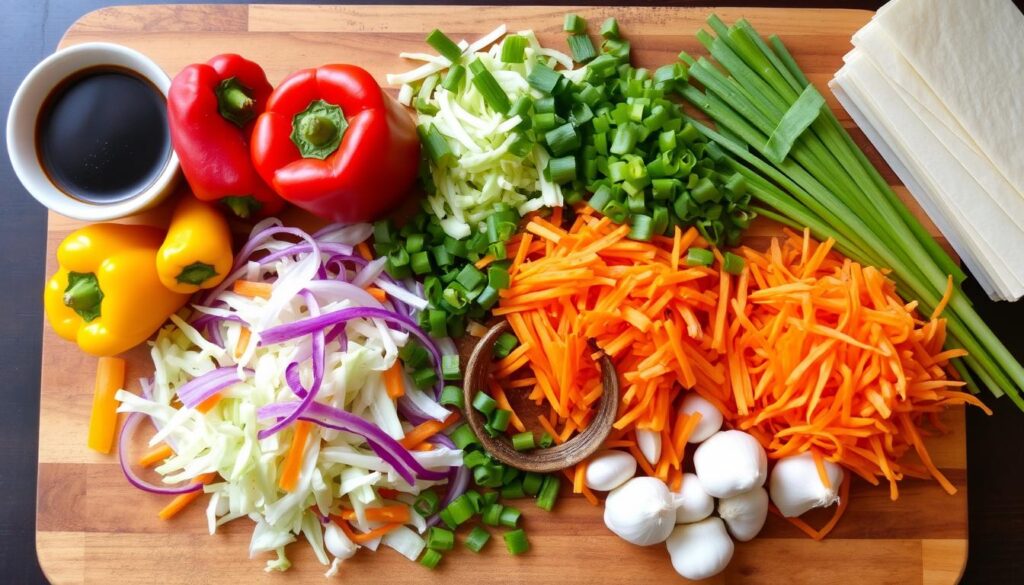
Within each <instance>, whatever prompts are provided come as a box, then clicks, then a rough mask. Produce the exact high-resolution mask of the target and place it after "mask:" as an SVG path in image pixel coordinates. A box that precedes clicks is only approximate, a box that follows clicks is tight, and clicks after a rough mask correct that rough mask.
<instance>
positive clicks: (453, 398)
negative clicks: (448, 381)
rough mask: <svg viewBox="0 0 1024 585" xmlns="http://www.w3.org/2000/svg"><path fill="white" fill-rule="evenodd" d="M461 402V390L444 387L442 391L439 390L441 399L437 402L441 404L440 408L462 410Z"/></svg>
mask: <svg viewBox="0 0 1024 585" xmlns="http://www.w3.org/2000/svg"><path fill="white" fill-rule="evenodd" d="M463 400H464V397H463V393H462V388H459V387H458V386H445V387H444V389H443V390H441V398H440V399H439V400H438V402H439V403H441V405H442V406H454V407H455V408H458V409H459V410H462V409H463V407H464V404H463Z"/></svg>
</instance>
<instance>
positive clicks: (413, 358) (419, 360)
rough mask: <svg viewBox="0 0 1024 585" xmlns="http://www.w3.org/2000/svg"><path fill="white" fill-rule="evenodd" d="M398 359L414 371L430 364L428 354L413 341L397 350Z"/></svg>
mask: <svg viewBox="0 0 1024 585" xmlns="http://www.w3.org/2000/svg"><path fill="white" fill-rule="evenodd" d="M398 357H400V358H401V359H402V363H404V364H405V365H406V366H407V367H409V368H412V369H414V370H417V369H419V368H422V367H423V366H426V365H427V364H428V363H429V362H430V354H429V353H428V352H427V350H426V349H424V348H423V346H422V345H420V344H419V343H417V342H415V341H409V342H408V343H406V344H405V345H404V346H403V347H402V348H401V349H399V350H398Z"/></svg>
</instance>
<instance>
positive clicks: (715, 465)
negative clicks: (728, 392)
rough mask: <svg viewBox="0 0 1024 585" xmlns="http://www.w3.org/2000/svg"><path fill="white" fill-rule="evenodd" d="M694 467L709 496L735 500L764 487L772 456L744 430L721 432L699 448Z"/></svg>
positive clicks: (694, 458) (695, 453)
mask: <svg viewBox="0 0 1024 585" xmlns="http://www.w3.org/2000/svg"><path fill="white" fill-rule="evenodd" d="M693 466H694V468H695V469H696V471H697V477H698V478H699V479H700V484H701V486H702V487H703V488H704V491H706V492H707V493H708V495H710V496H712V497H715V498H731V497H732V496H736V495H739V494H742V493H743V492H747V491H750V490H752V489H754V488H755V487H760V486H762V485H764V482H765V480H766V479H768V456H767V455H766V454H765V452H764V448H763V447H761V443H759V442H758V441H757V439H755V438H754V437H752V436H751V435H748V434H747V433H744V432H743V431H720V432H718V433H715V434H714V435H712V436H711V438H709V439H708V440H706V441H704V442H703V443H701V444H700V446H699V447H697V450H696V452H694V454H693Z"/></svg>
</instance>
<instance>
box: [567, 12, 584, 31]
mask: <svg viewBox="0 0 1024 585" xmlns="http://www.w3.org/2000/svg"><path fill="white" fill-rule="evenodd" d="M562 30H564V31H565V32H569V33H581V32H583V31H585V30H587V21H586V20H584V19H583V18H582V17H580V16H579V15H578V14H573V13H571V12H570V13H568V14H566V15H565V21H564V23H563V25H562Z"/></svg>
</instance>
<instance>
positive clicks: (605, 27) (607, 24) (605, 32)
mask: <svg viewBox="0 0 1024 585" xmlns="http://www.w3.org/2000/svg"><path fill="white" fill-rule="evenodd" d="M601 36H602V37H604V38H606V39H617V38H619V21H617V20H615V17H611V18H609V19H608V20H605V21H604V22H603V23H602V24H601Z"/></svg>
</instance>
